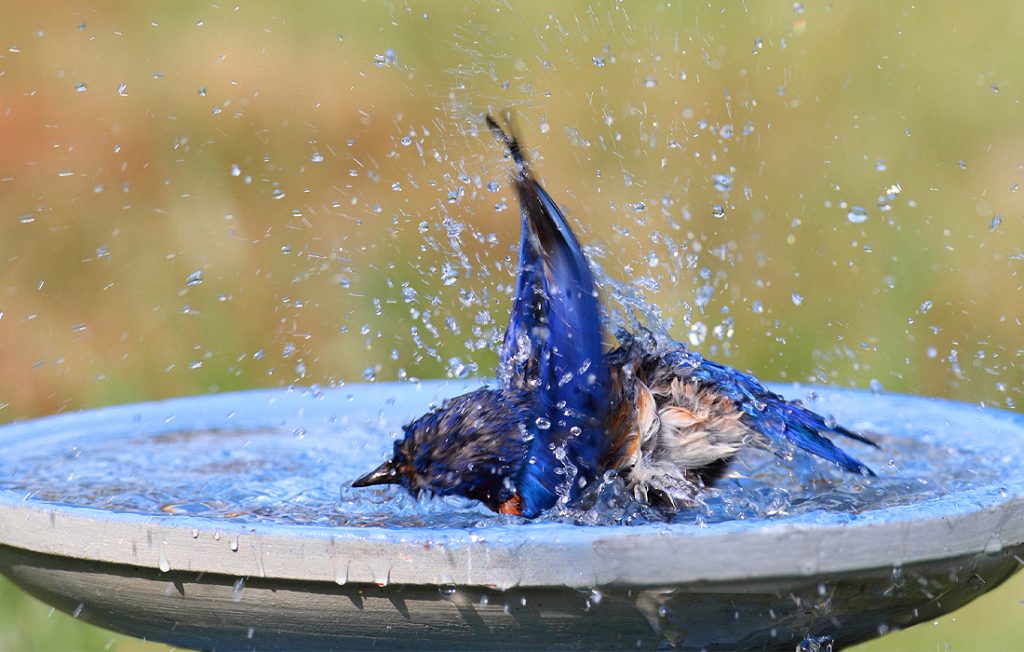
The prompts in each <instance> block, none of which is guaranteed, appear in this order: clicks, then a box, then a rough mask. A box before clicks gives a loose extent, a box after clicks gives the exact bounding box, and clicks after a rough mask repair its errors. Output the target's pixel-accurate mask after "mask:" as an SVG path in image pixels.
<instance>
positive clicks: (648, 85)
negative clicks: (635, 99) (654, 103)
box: [644, 77, 658, 88]
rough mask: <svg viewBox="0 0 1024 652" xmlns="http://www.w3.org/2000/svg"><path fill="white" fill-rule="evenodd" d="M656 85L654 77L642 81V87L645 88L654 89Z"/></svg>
mask: <svg viewBox="0 0 1024 652" xmlns="http://www.w3.org/2000/svg"><path fill="white" fill-rule="evenodd" d="M657 85H658V80H657V79H655V78H654V77H648V78H647V79H645V80H644V87H646V88H654V87H655V86H657Z"/></svg>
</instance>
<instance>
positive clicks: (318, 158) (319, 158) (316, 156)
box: [309, 151, 324, 163]
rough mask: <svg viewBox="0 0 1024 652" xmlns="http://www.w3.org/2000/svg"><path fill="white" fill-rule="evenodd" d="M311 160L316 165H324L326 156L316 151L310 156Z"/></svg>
mask: <svg viewBox="0 0 1024 652" xmlns="http://www.w3.org/2000/svg"><path fill="white" fill-rule="evenodd" d="M309 160H310V161H312V162H314V163H323V162H324V155H323V154H321V153H320V152H317V151H314V152H313V153H312V154H311V155H310V157H309Z"/></svg>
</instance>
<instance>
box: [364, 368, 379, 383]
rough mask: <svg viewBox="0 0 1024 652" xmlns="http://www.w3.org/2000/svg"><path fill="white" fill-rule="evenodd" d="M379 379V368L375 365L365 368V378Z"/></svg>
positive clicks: (367, 379)
mask: <svg viewBox="0 0 1024 652" xmlns="http://www.w3.org/2000/svg"><path fill="white" fill-rule="evenodd" d="M376 379H377V370H376V369H374V368H373V367H367V368H366V369H363V380H366V381H371V382H372V381H374V380H376Z"/></svg>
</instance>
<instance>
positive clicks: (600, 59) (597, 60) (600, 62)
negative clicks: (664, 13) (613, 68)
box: [593, 55, 604, 68]
mask: <svg viewBox="0 0 1024 652" xmlns="http://www.w3.org/2000/svg"><path fill="white" fill-rule="evenodd" d="M593 61H594V65H595V66H597V67H598V68H604V57H602V56H601V55H597V56H596V57H594V59H593Z"/></svg>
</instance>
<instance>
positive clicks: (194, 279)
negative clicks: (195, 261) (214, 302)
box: [185, 269, 203, 287]
mask: <svg viewBox="0 0 1024 652" xmlns="http://www.w3.org/2000/svg"><path fill="white" fill-rule="evenodd" d="M202 282H203V270H201V269H197V270H196V271H194V272H192V273H191V274H189V275H188V278H186V279H185V285H187V286H189V287H191V286H193V285H199V284H200V283H202Z"/></svg>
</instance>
